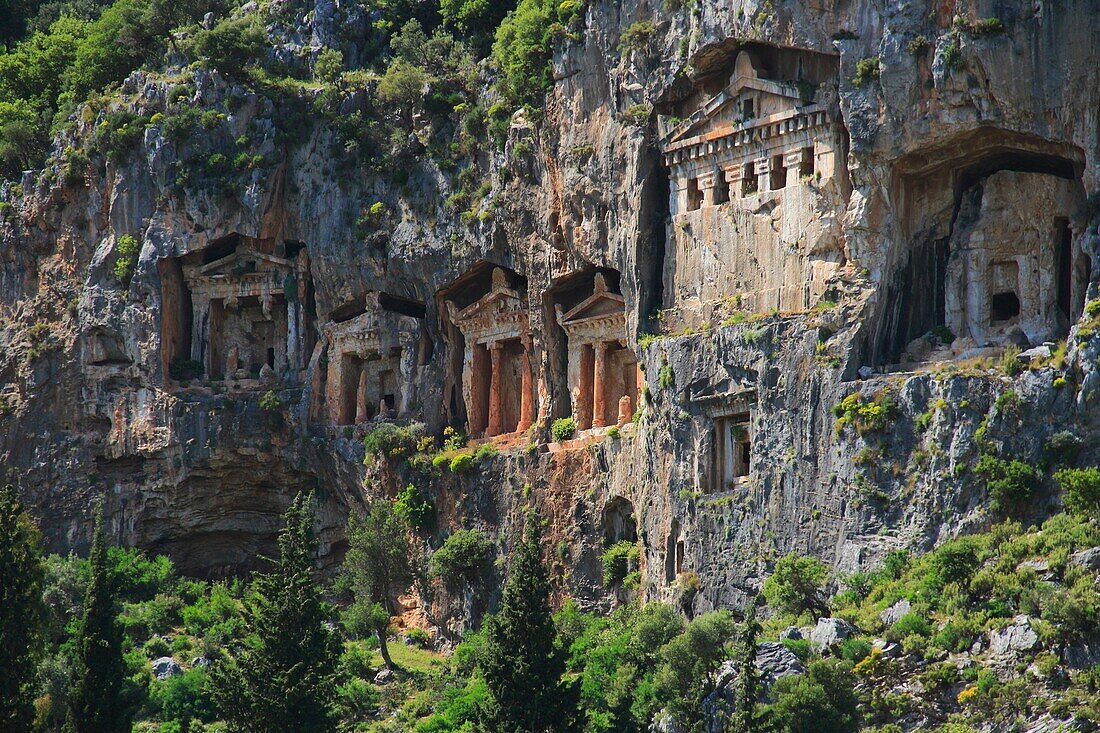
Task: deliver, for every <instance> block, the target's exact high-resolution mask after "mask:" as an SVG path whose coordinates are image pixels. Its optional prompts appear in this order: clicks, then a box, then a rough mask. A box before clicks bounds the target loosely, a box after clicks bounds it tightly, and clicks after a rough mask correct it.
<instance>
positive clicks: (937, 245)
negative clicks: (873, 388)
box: [862, 128, 1090, 366]
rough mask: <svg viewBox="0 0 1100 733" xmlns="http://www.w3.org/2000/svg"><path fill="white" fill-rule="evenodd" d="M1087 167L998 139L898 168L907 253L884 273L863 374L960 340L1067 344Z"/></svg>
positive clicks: (1075, 308)
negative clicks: (868, 367)
mask: <svg viewBox="0 0 1100 733" xmlns="http://www.w3.org/2000/svg"><path fill="white" fill-rule="evenodd" d="M1082 166H1083V153H1082V152H1081V151H1080V150H1079V149H1078V148H1076V147H1075V146H1072V145H1068V144H1063V143H1055V142H1050V141H1046V140H1041V139H1038V138H1034V137H1031V136H1027V135H1023V134H1019V133H1013V132H1010V131H1006V130H1000V129H995V128H982V129H980V130H977V131H973V132H970V133H966V134H964V135H961V136H959V137H958V138H956V139H954V140H953V141H950V142H948V143H944V144H943V145H941V146H936V147H933V148H928V149H922V150H920V151H917V152H914V153H911V154H909V155H906V156H903V157H902V158H901V159H899V161H898V163H897V165H896V166H895V170H894V178H893V183H892V189H893V191H894V194H895V201H896V204H897V207H898V217H897V221H898V237H897V241H900V242H903V243H905V244H904V246H902V247H900V248H898V250H896V253H895V254H893V255H892V256H891V258H890V261H888V264H887V272H888V273H890V274H889V275H888V276H887V279H886V282H885V284H884V290H885V297H884V298H883V299H882V308H881V310H880V316H879V318H878V319H876V325H875V326H874V328H873V330H872V334H874V335H872V338H873V339H875V343H874V345H873V346H872V348H871V349H870V351H871V354H870V357H871V358H869V359H868V358H867V357H866V356H865V357H864V358H863V360H862V361H863V363H872V364H876V365H879V366H888V365H891V364H904V363H908V362H919V361H923V360H925V359H926V358H927V357H928V354H929V353H930V352H929V349H932V350H933V351H934V350H935V349H939V348H945V347H947V346H949V345H950V344H952V343H953V342H952V339H954V340H956V341H958V339H960V338H963V339H964V340H963V341H958V343H957V344H956V346H955V350H956V351H957V350H958V349H963V350H965V349H966V348H967V345H968V344H972V345H976V346H978V347H987V346H996V345H997V344H999V343H1002V342H1004V340H1005V339H1009V338H1011V339H1016V340H1019V335H1020V332H1022V333H1023V336H1024V337H1026V340H1027V343H1037V342H1042V341H1044V340H1049V339H1053V338H1060V337H1064V336H1065V333H1066V332H1067V331H1068V326H1069V324H1070V323H1072V322H1073V321H1074V320H1075V319H1076V317H1077V316H1078V315H1079V314H1080V311H1081V308H1083V305H1084V292H1085V289H1086V288H1087V286H1088V275H1087V274H1086V273H1087V271H1088V270H1089V265H1090V262H1089V258H1088V256H1087V255H1086V254H1085V253H1083V252H1081V251H1080V249H1081V246H1080V243H1079V242H1077V241H1075V240H1074V233H1073V225H1072V222H1073V217H1074V216H1075V215H1076V213H1077V212H1079V210H1080V205H1081V202H1082V201H1083V200H1084V191H1083V187H1082V183H1081V171H1082ZM1021 202H1022V204H1021ZM1044 222H1047V223H1044ZM1010 231H1016V232H1017V234H1013V235H1011V236H1009V235H1008V232H1010ZM1010 330H1011V331H1015V332H1016V335H1011V334H1009V331H1010ZM921 344H924V346H920V345H921ZM959 344H962V345H961V346H959Z"/></svg>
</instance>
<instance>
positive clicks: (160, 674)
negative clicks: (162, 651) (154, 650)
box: [149, 657, 183, 680]
mask: <svg viewBox="0 0 1100 733" xmlns="http://www.w3.org/2000/svg"><path fill="white" fill-rule="evenodd" d="M149 664H150V665H151V666H152V668H153V676H154V677H156V678H157V679H158V680H166V679H168V678H169V677H175V676H176V675H178V674H183V668H182V667H180V665H179V662H177V661H176V660H175V659H172V657H160V658H158V659H154V660H153V661H152V662H150V663H149Z"/></svg>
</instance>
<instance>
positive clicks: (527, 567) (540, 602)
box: [480, 512, 576, 733]
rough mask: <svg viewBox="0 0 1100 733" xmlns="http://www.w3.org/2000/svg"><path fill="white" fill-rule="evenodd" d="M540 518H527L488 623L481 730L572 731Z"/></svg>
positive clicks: (571, 701) (571, 698)
mask: <svg viewBox="0 0 1100 733" xmlns="http://www.w3.org/2000/svg"><path fill="white" fill-rule="evenodd" d="M540 523H541V519H540V517H539V516H538V514H536V513H534V512H532V513H530V514H529V515H528V517H527V528H526V532H525V536H524V538H523V540H522V541H521V542H520V544H519V546H518V547H517V548H516V550H515V552H514V553H513V554H512V557H511V559H510V562H509V566H510V568H511V571H510V572H509V574H508V580H507V582H506V583H505V585H504V597H503V600H502V601H501V606H500V610H499V611H497V613H496V614H495V615H493V616H491V617H489V619H488V620H487V621H486V633H485V647H484V650H483V654H482V655H481V658H480V664H481V671H482V674H483V675H484V677H485V683H486V685H487V687H488V688H489V696H488V700H487V702H486V704H485V707H484V709H483V710H482V714H481V727H482V730H483V731H486V733H489V732H490V731H491V732H492V733H558V732H559V731H566V730H571V729H572V725H573V718H574V716H575V713H576V699H575V694H574V692H573V690H572V689H571V688H569V687H568V686H567V685H565V684H563V681H562V674H563V673H564V672H565V659H564V657H563V655H562V654H561V653H560V650H559V649H558V648H557V643H556V642H557V639H556V630H555V628H554V620H553V618H552V616H551V614H550V580H549V578H548V576H547V571H546V566H545V565H543V562H542V530H541V527H540Z"/></svg>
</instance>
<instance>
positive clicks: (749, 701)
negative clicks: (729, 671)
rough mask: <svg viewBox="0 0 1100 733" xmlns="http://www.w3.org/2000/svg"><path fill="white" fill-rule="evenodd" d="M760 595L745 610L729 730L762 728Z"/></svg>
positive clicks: (753, 731)
mask: <svg viewBox="0 0 1100 733" xmlns="http://www.w3.org/2000/svg"><path fill="white" fill-rule="evenodd" d="M758 602H759V599H757V600H756V601H754V602H753V603H752V604H750V605H749V607H748V610H746V611H745V622H744V623H743V624H742V625H741V634H740V639H739V642H738V649H737V687H736V690H735V696H734V706H735V707H734V713H733V718H732V720H731V721H730V725H729V728H728V729H727V730H728V731H729V733H757V731H760V730H762V727H761V720H760V713H759V704H758V702H757V699H758V698H759V696H760V670H759V669H757V667H756V640H757V638H759V636H760V628H761V627H760V622H759V621H757V620H756V605H757V603H758Z"/></svg>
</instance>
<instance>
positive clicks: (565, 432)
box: [550, 417, 577, 443]
mask: <svg viewBox="0 0 1100 733" xmlns="http://www.w3.org/2000/svg"><path fill="white" fill-rule="evenodd" d="M576 433H577V422H576V421H575V420H574V419H573V418H571V417H559V418H558V419H557V420H555V421H554V422H553V423H552V424H551V425H550V434H551V435H553V436H554V440H556V441H558V442H559V443H560V442H561V441H563V440H569V439H570V438H572V437H573V436H574V435H576Z"/></svg>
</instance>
